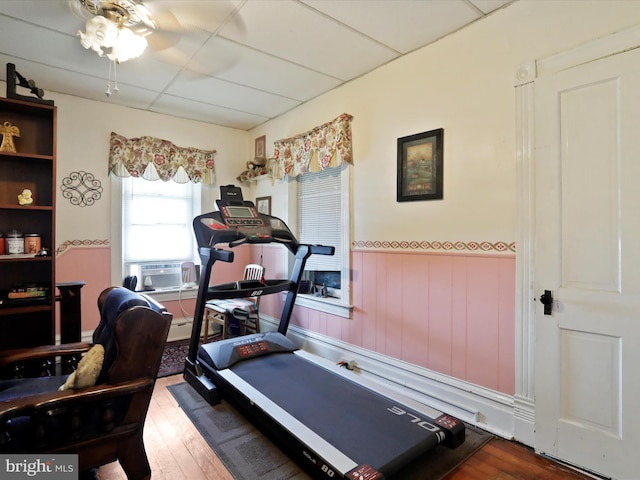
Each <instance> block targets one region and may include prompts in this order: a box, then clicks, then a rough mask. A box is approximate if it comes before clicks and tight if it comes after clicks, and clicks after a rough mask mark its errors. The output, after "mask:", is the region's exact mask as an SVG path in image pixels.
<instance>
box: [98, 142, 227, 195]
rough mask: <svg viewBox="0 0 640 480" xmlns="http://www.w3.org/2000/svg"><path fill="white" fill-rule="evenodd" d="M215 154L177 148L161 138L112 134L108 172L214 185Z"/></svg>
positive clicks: (195, 149)
mask: <svg viewBox="0 0 640 480" xmlns="http://www.w3.org/2000/svg"><path fill="white" fill-rule="evenodd" d="M215 153H216V151H215V150H200V149H198V148H184V147H177V146H175V145H174V144H173V143H171V142H169V141H167V140H161V139H159V138H154V137H140V138H126V137H123V136H122V135H118V134H117V133H113V132H111V141H110V143H109V172H110V173H113V174H114V175H117V176H119V177H128V176H132V177H143V178H146V179H147V180H157V179H160V180H162V181H164V182H166V181H168V180H171V179H173V180H175V181H176V182H178V183H186V182H189V181H191V182H193V183H198V182H202V183H205V184H213V183H215V172H214V160H213V156H214V154H215ZM180 167H182V168H180Z"/></svg>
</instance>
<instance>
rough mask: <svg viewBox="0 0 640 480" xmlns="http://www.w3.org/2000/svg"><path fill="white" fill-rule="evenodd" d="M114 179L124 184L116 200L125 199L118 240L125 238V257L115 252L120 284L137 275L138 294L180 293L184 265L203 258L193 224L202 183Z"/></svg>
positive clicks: (123, 245)
mask: <svg viewBox="0 0 640 480" xmlns="http://www.w3.org/2000/svg"><path fill="white" fill-rule="evenodd" d="M114 181H115V182H117V183H118V184H119V186H120V189H119V190H120V191H119V193H120V194H119V195H117V193H116V192H114V197H116V198H118V197H119V199H120V200H121V203H120V205H121V208H120V220H121V221H120V222H119V224H120V226H121V230H120V235H114V236H113V237H112V238H121V245H120V248H119V255H118V254H117V253H118V252H116V251H114V257H119V262H118V263H119V264H118V265H117V267H119V268H116V269H115V270H117V271H118V272H120V274H121V279H120V280H119V282H122V279H123V278H124V277H126V276H128V275H135V276H136V277H137V280H138V290H140V289H143V288H144V289H148V290H151V289H153V290H156V291H158V290H160V291H161V290H177V289H179V288H180V287H181V286H182V284H183V281H182V273H181V265H182V263H183V262H194V261H196V260H197V258H198V257H197V250H196V245H195V239H194V235H193V227H192V222H193V218H194V217H195V216H197V215H198V214H199V213H200V184H193V183H191V182H187V183H176V182H174V181H173V180H170V181H168V182H163V181H161V180H155V181H149V180H145V179H143V178H134V177H127V178H116V179H115V180H114ZM114 223H117V222H115V221H114ZM114 250H116V249H114ZM114 281H118V280H117V279H114ZM116 284H118V283H116Z"/></svg>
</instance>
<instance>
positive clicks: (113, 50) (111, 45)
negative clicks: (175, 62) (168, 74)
mask: <svg viewBox="0 0 640 480" xmlns="http://www.w3.org/2000/svg"><path fill="white" fill-rule="evenodd" d="M72 5H75V11H76V12H77V13H79V14H81V15H82V16H83V17H88V18H87V21H86V23H85V31H84V32H83V31H82V30H78V32H77V36H78V37H79V38H80V43H81V44H82V46H83V47H84V48H86V49H91V50H93V51H94V52H96V53H97V54H98V55H99V56H101V57H102V56H103V55H105V54H106V56H107V57H108V58H109V60H111V61H113V62H115V63H122V62H126V61H127V60H130V59H132V58H136V57H139V56H140V55H141V54H142V52H144V50H145V48H146V47H147V44H148V42H147V39H146V37H147V35H149V34H151V33H152V32H153V31H154V30H155V29H156V28H157V24H156V23H155V22H154V21H153V19H152V18H151V12H149V10H148V9H147V7H145V6H144V5H143V4H142V3H139V2H136V1H135V0H77V1H76V2H74V3H72Z"/></svg>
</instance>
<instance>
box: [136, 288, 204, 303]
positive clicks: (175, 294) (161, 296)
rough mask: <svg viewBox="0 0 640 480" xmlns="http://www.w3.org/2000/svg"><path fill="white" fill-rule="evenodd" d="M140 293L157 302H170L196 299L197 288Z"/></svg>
mask: <svg viewBox="0 0 640 480" xmlns="http://www.w3.org/2000/svg"><path fill="white" fill-rule="evenodd" d="M140 293H144V294H145V295H149V296H150V297H152V298H153V299H154V300H157V301H158V302H160V303H162V302H171V301H175V300H186V299H191V298H196V297H197V296H198V287H197V286H196V287H187V288H175V289H173V288H171V289H166V290H151V291H148V292H146V291H142V292H140Z"/></svg>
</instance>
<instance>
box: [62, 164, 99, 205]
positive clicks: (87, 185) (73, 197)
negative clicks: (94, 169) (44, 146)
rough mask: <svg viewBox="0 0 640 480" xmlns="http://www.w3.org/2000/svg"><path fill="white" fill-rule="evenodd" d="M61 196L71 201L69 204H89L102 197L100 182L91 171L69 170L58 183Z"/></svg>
mask: <svg viewBox="0 0 640 480" xmlns="http://www.w3.org/2000/svg"><path fill="white" fill-rule="evenodd" d="M60 189H61V190H62V196H63V197H64V198H66V199H67V200H69V201H70V202H71V205H77V206H80V207H85V206H89V207H90V206H91V205H93V204H94V203H95V202H96V200H100V197H102V190H103V189H102V184H101V183H100V180H96V178H95V177H94V176H93V174H92V173H87V172H71V174H70V175H69V176H68V177H66V178H64V179H63V180H62V185H60Z"/></svg>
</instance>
